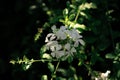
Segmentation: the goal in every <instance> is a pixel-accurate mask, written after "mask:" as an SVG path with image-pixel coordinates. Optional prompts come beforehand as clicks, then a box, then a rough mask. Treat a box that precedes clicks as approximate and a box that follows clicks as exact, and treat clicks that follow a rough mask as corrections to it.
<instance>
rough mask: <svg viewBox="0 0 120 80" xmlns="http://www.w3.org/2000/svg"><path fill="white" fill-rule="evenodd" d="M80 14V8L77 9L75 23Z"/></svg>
mask: <svg viewBox="0 0 120 80" xmlns="http://www.w3.org/2000/svg"><path fill="white" fill-rule="evenodd" d="M79 14H80V9H78V11H77V15H76V17H75V20H74V22H75V23H76V22H77V19H78V16H79Z"/></svg>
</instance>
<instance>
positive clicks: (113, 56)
mask: <svg viewBox="0 0 120 80" xmlns="http://www.w3.org/2000/svg"><path fill="white" fill-rule="evenodd" d="M105 57H106V58H108V59H114V58H115V55H114V54H112V53H108V54H106V55H105Z"/></svg>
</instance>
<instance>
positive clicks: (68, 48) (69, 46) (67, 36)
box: [45, 25, 85, 58]
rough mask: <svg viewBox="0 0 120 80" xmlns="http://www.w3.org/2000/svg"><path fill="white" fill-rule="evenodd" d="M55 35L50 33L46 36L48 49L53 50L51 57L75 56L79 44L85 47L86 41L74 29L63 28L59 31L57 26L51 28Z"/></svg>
mask: <svg viewBox="0 0 120 80" xmlns="http://www.w3.org/2000/svg"><path fill="white" fill-rule="evenodd" d="M51 29H52V32H53V33H49V34H48V35H47V36H46V39H45V42H46V48H47V49H48V50H51V56H52V57H56V58H61V57H62V56H66V55H69V56H70V55H73V54H74V53H76V52H77V51H76V47H78V46H79V44H81V45H84V44H85V43H84V41H83V40H82V39H81V38H82V36H81V35H80V34H79V32H78V31H77V30H76V29H75V28H74V29H68V28H66V27H65V26H61V27H60V29H57V28H56V26H55V25H54V26H52V27H51Z"/></svg>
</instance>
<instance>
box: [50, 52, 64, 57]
mask: <svg viewBox="0 0 120 80" xmlns="http://www.w3.org/2000/svg"><path fill="white" fill-rule="evenodd" d="M51 55H52V57H56V58H61V57H62V56H64V55H65V51H53V52H52V53H51Z"/></svg>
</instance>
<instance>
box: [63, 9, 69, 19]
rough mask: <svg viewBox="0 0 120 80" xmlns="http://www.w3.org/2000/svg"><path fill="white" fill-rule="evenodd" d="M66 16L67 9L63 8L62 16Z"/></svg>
mask: <svg viewBox="0 0 120 80" xmlns="http://www.w3.org/2000/svg"><path fill="white" fill-rule="evenodd" d="M67 15H68V9H67V8H65V9H64V10H63V16H64V17H66V16H67Z"/></svg>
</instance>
